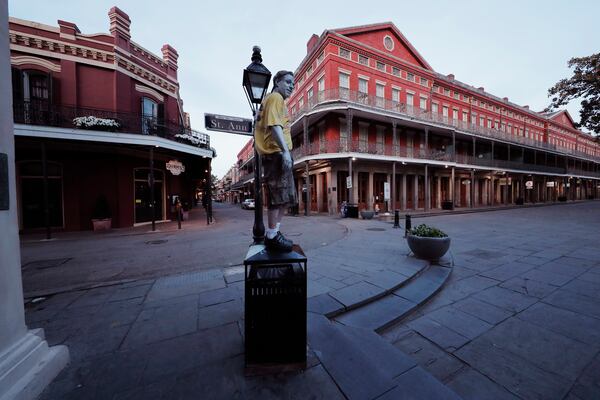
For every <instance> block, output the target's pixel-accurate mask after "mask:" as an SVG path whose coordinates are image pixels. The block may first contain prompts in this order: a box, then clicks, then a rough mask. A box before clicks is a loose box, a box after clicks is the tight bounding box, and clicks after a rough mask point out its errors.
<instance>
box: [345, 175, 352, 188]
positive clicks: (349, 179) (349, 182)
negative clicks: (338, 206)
mask: <svg viewBox="0 0 600 400" xmlns="http://www.w3.org/2000/svg"><path fill="white" fill-rule="evenodd" d="M346 188H348V189H352V177H351V176H347V177H346Z"/></svg>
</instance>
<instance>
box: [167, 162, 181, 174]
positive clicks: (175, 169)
mask: <svg viewBox="0 0 600 400" xmlns="http://www.w3.org/2000/svg"><path fill="white" fill-rule="evenodd" d="M165 168H167V170H168V171H170V172H171V174H173V175H179V174H181V173H182V172H185V165H183V164H182V163H181V161H177V160H170V161H169V162H168V163H166V164H165Z"/></svg>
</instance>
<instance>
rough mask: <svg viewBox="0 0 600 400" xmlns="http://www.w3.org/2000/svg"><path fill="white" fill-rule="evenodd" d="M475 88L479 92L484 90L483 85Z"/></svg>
mask: <svg viewBox="0 0 600 400" xmlns="http://www.w3.org/2000/svg"><path fill="white" fill-rule="evenodd" d="M477 90H479V91H480V92H485V89H484V88H483V86H479V87H478V88H477Z"/></svg>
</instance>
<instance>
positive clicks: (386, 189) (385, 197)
mask: <svg viewBox="0 0 600 400" xmlns="http://www.w3.org/2000/svg"><path fill="white" fill-rule="evenodd" d="M383 200H384V201H389V200H390V184H389V183H388V182H383Z"/></svg>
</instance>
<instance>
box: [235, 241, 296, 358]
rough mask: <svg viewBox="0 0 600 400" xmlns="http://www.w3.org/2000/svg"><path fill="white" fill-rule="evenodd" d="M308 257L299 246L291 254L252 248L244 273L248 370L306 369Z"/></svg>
mask: <svg viewBox="0 0 600 400" xmlns="http://www.w3.org/2000/svg"><path fill="white" fill-rule="evenodd" d="M306 268H307V259H306V256H305V255H304V252H303V251H302V249H301V248H300V246H298V245H294V248H293V250H292V251H291V252H289V253H276V252H269V251H267V250H266V249H265V247H264V246H262V245H253V246H250V249H249V251H248V255H247V257H246V259H245V260H244V269H245V303H244V304H245V310H244V314H245V321H244V323H245V325H244V326H245V329H244V336H245V348H246V368H247V369H248V368H253V367H259V368H260V367H261V366H263V367H268V366H269V365H271V366H276V365H287V366H288V368H289V369H295V368H304V367H305V365H306V272H307V269H306Z"/></svg>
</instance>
